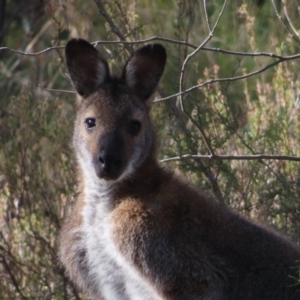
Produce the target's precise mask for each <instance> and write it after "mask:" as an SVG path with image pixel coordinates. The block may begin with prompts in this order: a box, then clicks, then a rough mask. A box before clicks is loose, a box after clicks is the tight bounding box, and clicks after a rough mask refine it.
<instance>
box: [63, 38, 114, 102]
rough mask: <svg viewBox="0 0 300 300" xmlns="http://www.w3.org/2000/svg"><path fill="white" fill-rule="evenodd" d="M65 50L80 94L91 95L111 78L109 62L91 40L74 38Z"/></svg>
mask: <svg viewBox="0 0 300 300" xmlns="http://www.w3.org/2000/svg"><path fill="white" fill-rule="evenodd" d="M65 52H66V59H67V68H68V71H69V74H70V77H71V79H72V82H73V84H74V86H75V88H76V90H77V92H78V93H79V95H81V96H83V97H87V96H89V95H90V94H91V93H93V92H94V91H96V90H97V88H99V86H100V85H101V84H102V83H104V82H105V81H106V80H107V79H108V78H109V70H108V65H107V62H106V61H105V59H104V58H103V57H102V56H101V54H100V53H99V52H98V51H97V50H96V49H95V47H93V46H92V45H91V44H90V43H89V42H87V41H85V40H83V39H72V40H70V41H69V42H68V43H67V45H66V50H65Z"/></svg>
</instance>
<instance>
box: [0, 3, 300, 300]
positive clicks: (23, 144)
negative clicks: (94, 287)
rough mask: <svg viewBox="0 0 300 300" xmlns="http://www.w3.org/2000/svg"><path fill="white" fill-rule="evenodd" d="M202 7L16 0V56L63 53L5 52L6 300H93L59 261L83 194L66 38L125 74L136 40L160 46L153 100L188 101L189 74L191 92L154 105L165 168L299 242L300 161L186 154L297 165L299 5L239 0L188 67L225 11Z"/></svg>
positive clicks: (9, 40) (0, 139) (1, 205)
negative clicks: (88, 46) (65, 229)
mask: <svg viewBox="0 0 300 300" xmlns="http://www.w3.org/2000/svg"><path fill="white" fill-rule="evenodd" d="M206 2H208V1H206ZM203 3H205V1H204V2H202V1H195V0H179V1H173V0H172V1H163V0H158V1H152V2H149V1H129V0H113V1H99V0H98V1H82V0H79V1H67V0H65V1H58V0H49V1H45V2H43V3H42V2H40V1H37V0H35V1H30V5H29V4H28V2H26V1H15V0H10V1H7V6H6V12H7V13H6V31H5V33H6V34H5V38H4V43H5V45H6V46H7V47H9V48H10V49H15V50H20V51H25V52H30V53H33V52H38V51H41V50H44V49H46V48H48V47H51V46H54V47H56V48H54V49H53V50H52V51H48V52H45V53H43V54H39V55H32V56H26V55H22V54H18V53H13V52H11V51H9V50H6V51H5V50H3V51H1V50H0V90H1V98H0V222H1V230H0V299H85V296H84V295H81V294H79V293H78V292H77V291H76V289H75V287H74V286H73V285H72V284H71V283H70V282H69V280H68V279H67V278H66V277H65V275H64V273H63V270H62V269H61V267H60V266H59V264H58V262H57V257H56V256H57V254H56V249H57V244H56V243H57V236H58V232H59V229H60V225H61V222H62V220H63V218H64V217H65V216H66V214H67V211H68V207H69V206H70V205H69V204H70V203H71V202H72V200H73V198H74V191H75V189H76V188H75V180H74V179H75V178H74V177H75V176H74V174H75V170H74V156H73V154H72V150H71V143H70V141H71V135H72V127H73V118H74V111H75V108H76V104H75V97H74V95H73V94H71V93H64V92H63V90H69V91H70V90H73V88H72V87H71V85H70V82H69V80H68V78H67V76H66V75H65V72H66V69H65V65H64V55H63V49H61V48H59V46H64V45H65V43H66V41H67V40H68V39H69V38H70V37H76V36H78V37H82V38H85V39H87V40H89V41H91V42H92V41H99V43H98V45H97V47H98V49H99V50H100V51H101V52H102V53H103V54H104V55H105V56H106V58H107V59H108V61H109V64H110V67H111V68H112V69H113V71H114V72H115V73H119V72H120V67H121V66H122V65H123V63H124V62H125V60H126V59H127V58H128V57H129V55H130V53H131V52H132V51H133V49H136V48H137V47H138V45H136V42H137V41H140V40H142V39H146V38H150V37H152V36H159V37H161V38H162V39H161V40H160V42H161V43H163V44H164V46H165V47H166V48H167V51H168V64H167V67H166V72H165V75H164V78H163V80H162V83H161V86H160V87H159V89H158V93H157V94H156V101H157V100H158V99H159V98H163V97H165V96H169V95H173V94H176V93H178V91H179V89H180V77H181V75H183V81H182V90H183V91H184V90H185V89H188V88H190V87H193V86H194V87H195V88H194V89H193V90H192V91H190V92H187V93H185V94H184V95H183V96H182V99H181V97H180V96H177V97H172V98H171V99H169V100H166V101H157V102H155V103H154V104H153V119H154V121H155V123H156V127H157V130H158V132H159V136H160V145H161V149H160V158H161V159H166V158H172V157H178V159H174V160H170V161H166V162H165V164H169V167H171V168H174V169H176V170H177V169H179V170H180V171H181V172H182V173H183V174H184V175H185V176H186V177H188V178H189V179H190V180H192V181H194V182H195V183H197V184H199V185H202V186H203V187H205V188H206V189H208V190H210V191H211V193H213V194H214V195H215V197H216V198H217V199H218V201H220V202H223V203H225V204H227V205H230V206H231V207H232V208H233V209H234V210H237V211H239V212H240V213H242V214H244V215H247V216H250V217H252V218H254V219H258V220H261V221H264V222H265V223H268V224H269V225H271V226H273V227H275V228H277V229H279V230H281V231H283V232H285V233H287V234H288V235H290V236H291V238H292V239H293V240H294V241H296V242H299V241H300V222H299V220H300V172H299V166H298V164H299V162H298V161H297V160H296V159H295V160H294V161H293V160H285V159H280V160H274V159H260V160H248V159H247V160H246V159H244V160H238V159H230V160H227V159H226V160H225V159H217V157H215V158H214V159H207V158H206V159H197V158H196V159H191V158H189V157H187V158H184V157H183V156H184V155H186V154H193V155H200V154H202V155H205V154H208V155H210V154H212V153H211V150H213V152H214V153H215V154H216V155H255V154H268V155H288V156H295V157H296V158H299V156H300V150H299V137H300V132H299V130H300V118H299V113H298V112H299V97H300V96H299V95H300V92H299V91H300V87H299V82H300V81H299V75H298V74H300V72H299V64H297V60H296V58H299V56H297V57H295V59H284V58H286V57H288V56H292V55H297V54H298V53H297V51H298V47H299V44H300V39H299V35H298V32H299V30H300V29H297V28H296V29H295V28H294V27H295V24H297V23H296V20H298V19H299V9H300V8H299V7H298V6H297V1H296V0H292V1H288V3H287V1H282V2H280V1H269V2H266V3H265V4H264V5H263V6H262V7H259V8H258V7H256V6H255V5H251V6H249V5H247V3H248V1H242V0H235V1H229V3H228V4H227V6H226V8H225V10H224V13H223V15H222V16H221V18H220V21H219V23H218V25H217V26H216V28H215V31H214V32H213V36H212V38H211V39H210V40H209V42H208V43H207V44H206V45H205V48H202V49H201V50H200V51H199V52H197V53H195V54H194V55H193V56H192V57H191V59H190V60H189V62H188V63H187V64H186V68H185V69H184V70H183V71H182V66H183V62H184V61H185V58H186V56H187V55H188V54H190V53H192V51H194V50H195V47H197V46H199V45H200V44H201V43H202V42H203V41H204V40H205V39H206V38H207V37H208V36H209V34H210V29H209V26H208V24H207V19H208V20H209V24H210V27H211V28H213V25H214V24H215V22H216V21H217V19H218V17H219V14H220V11H221V7H222V5H223V1H221V0H213V1H209V3H207V6H206V10H205V9H204V8H205V5H203ZM274 5H276V8H277V10H278V14H280V15H282V19H281V20H282V21H283V22H281V20H280V19H279V18H278V16H277V15H276V10H275V7H274ZM0 23H1V22H0ZM292 24H294V25H293V26H294V27H293V26H292ZM297 30H298V31H297ZM100 37H101V38H100ZM167 39H171V40H172V41H170V40H167ZM103 41H121V42H120V43H104V42H103ZM122 41H123V42H125V41H126V42H127V43H122ZM178 41H181V42H178ZM218 49H221V50H227V52H226V51H225V52H224V51H220V50H218ZM228 51H235V52H230V53H229V52H228ZM237 52H239V53H237ZM261 52H263V53H265V54H264V55H259V53H261ZM245 53H258V54H257V55H245ZM269 53H273V54H274V55H277V56H278V57H279V59H278V61H279V63H278V64H276V65H274V66H273V67H270V68H268V69H266V70H264V71H263V72H260V73H257V74H255V76H250V75H249V76H247V74H250V73H252V72H254V71H257V70H259V69H261V68H263V67H264V66H267V65H269V64H271V63H274V61H275V60H274V59H276V57H275V58H274V56H273V57H272V56H271V55H269ZM243 75H245V76H244V78H242V79H239V80H233V79H232V78H235V77H238V76H243ZM224 78H229V80H223V79H224ZM212 79H213V80H214V81H215V82H211V80H212ZM197 85H199V87H196V86H197ZM200 85H202V86H200ZM51 89H55V90H56V91H51ZM181 100H182V103H183V104H184V108H185V111H186V114H185V113H183V111H182V110H181ZM208 146H209V147H208ZM298 160H299V159H298ZM67 204H68V205H67Z"/></svg>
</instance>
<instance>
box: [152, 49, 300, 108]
mask: <svg viewBox="0 0 300 300" xmlns="http://www.w3.org/2000/svg"><path fill="white" fill-rule="evenodd" d="M299 57H300V55H299ZM287 60H290V59H289V58H288V59H279V60H277V61H275V62H273V63H271V64H269V65H266V66H264V67H263V68H261V69H259V70H256V71H254V72H251V73H248V74H244V75H241V76H236V77H228V78H217V79H210V80H208V81H205V82H203V83H201V84H198V85H194V86H192V87H190V88H188V89H186V90H184V91H182V92H179V93H176V94H173V95H170V96H168V97H165V98H160V99H156V100H154V101H153V102H161V101H166V100H170V99H172V98H175V97H178V96H181V95H184V94H187V93H189V92H191V91H193V90H195V89H199V88H201V87H203V86H206V85H209V84H213V83H216V82H224V81H237V80H241V79H245V78H249V77H251V76H254V75H257V74H259V73H262V72H264V71H266V70H267V69H270V68H271V67H274V66H276V65H277V64H279V63H281V62H283V61H287Z"/></svg>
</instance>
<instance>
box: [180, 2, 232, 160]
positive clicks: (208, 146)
mask: <svg viewBox="0 0 300 300" xmlns="http://www.w3.org/2000/svg"><path fill="white" fill-rule="evenodd" d="M226 4H227V0H225V1H224V4H223V7H222V9H221V12H220V14H219V16H218V18H217V21H216V22H215V25H214V27H213V28H212V30H210V31H209V35H208V37H207V38H206V39H205V40H204V41H203V42H202V43H201V44H200V46H199V47H197V48H196V49H195V50H194V51H193V52H192V53H190V54H189V55H187V57H186V58H185V60H184V62H183V64H182V68H181V72H180V79H179V93H180V96H179V103H180V107H181V110H182V112H183V113H184V114H185V115H186V116H187V117H188V118H189V119H190V120H191V122H192V123H193V124H194V125H195V126H196V127H197V128H198V130H199V131H200V133H201V135H202V138H203V140H204V143H205V145H206V147H207V149H208V150H209V152H210V154H211V155H214V150H213V148H212V147H211V145H210V143H209V140H208V138H207V136H206V134H205V132H204V130H203V129H202V128H201V126H199V124H198V123H197V122H196V121H195V120H194V118H193V117H192V116H191V115H190V114H189V113H188V112H187V111H186V110H185V108H184V105H183V101H182V95H183V94H182V85H183V80H184V74H185V68H186V65H187V63H188V62H189V61H190V60H191V59H192V58H193V57H194V56H195V55H196V54H197V53H198V52H199V51H200V50H201V49H202V48H203V47H204V46H205V45H206V44H207V43H208V41H209V40H210V39H211V38H212V37H213V35H214V32H215V29H216V28H217V26H218V24H219V22H220V19H221V16H222V15H223V13H224V9H225V7H226ZM204 10H205V11H206V2H205V1H204ZM205 14H206V19H207V22H208V28H210V25H209V20H208V16H207V12H205Z"/></svg>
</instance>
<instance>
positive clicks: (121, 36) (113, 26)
mask: <svg viewBox="0 0 300 300" xmlns="http://www.w3.org/2000/svg"><path fill="white" fill-rule="evenodd" d="M94 2H95V3H96V5H97V7H98V9H99V12H100V14H101V15H102V16H103V17H104V18H105V20H106V22H107V23H108V24H109V26H110V28H111V30H112V32H113V33H115V34H116V35H117V36H118V38H119V39H120V40H121V41H126V38H125V36H124V34H123V33H122V32H121V31H120V29H119V28H118V27H117V26H116V24H115V23H114V21H113V19H112V18H111V17H110V16H109V14H108V13H107V11H106V9H105V7H104V5H103V3H102V1H101V0H94ZM124 47H125V49H126V50H127V51H128V52H129V53H130V54H132V49H131V47H129V45H128V44H124Z"/></svg>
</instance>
